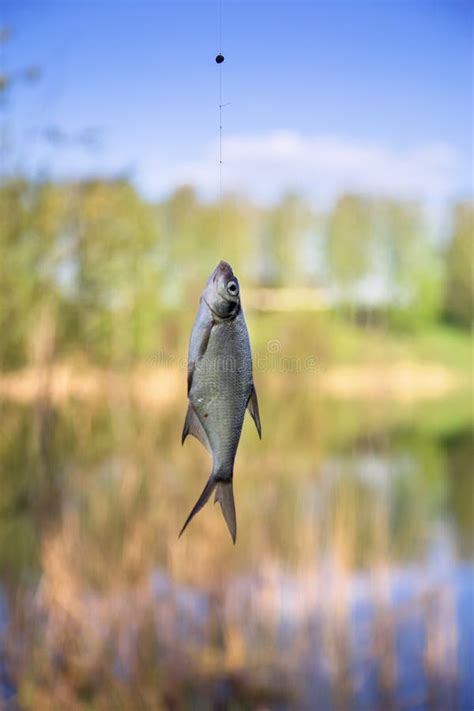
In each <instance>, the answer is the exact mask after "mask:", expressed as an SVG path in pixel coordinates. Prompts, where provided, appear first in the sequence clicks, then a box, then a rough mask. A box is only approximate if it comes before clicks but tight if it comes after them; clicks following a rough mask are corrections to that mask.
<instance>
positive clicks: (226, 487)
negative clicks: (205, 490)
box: [214, 479, 237, 543]
mask: <svg viewBox="0 0 474 711" xmlns="http://www.w3.org/2000/svg"><path fill="white" fill-rule="evenodd" d="M216 501H218V502H219V503H220V505H221V509H222V513H223V514H224V518H225V522H226V524H227V528H228V529H229V531H230V535H231V536H232V541H233V543H235V539H236V538H237V523H236V519H235V503H234V487H233V486H232V479H230V480H229V481H219V482H217V488H216V498H215V499H214V503H215V502H216Z"/></svg>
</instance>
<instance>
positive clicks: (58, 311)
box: [0, 178, 472, 368]
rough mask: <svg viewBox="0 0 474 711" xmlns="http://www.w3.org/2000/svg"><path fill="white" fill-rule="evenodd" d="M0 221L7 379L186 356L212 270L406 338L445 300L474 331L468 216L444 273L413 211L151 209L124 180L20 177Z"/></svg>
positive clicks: (404, 207) (289, 198)
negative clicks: (167, 354) (24, 368)
mask: <svg viewBox="0 0 474 711" xmlns="http://www.w3.org/2000/svg"><path fill="white" fill-rule="evenodd" d="M0 216H1V220H0V332H1V334H2V338H1V340H0V366H1V367H2V368H14V367H18V366H21V365H24V364H26V363H28V362H45V361H48V360H52V359H54V358H61V357H62V356H63V355H66V354H71V353H76V354H77V353H81V354H83V355H85V357H86V358H87V359H89V360H90V361H93V362H97V363H103V364H104V363H111V364H114V365H126V364H127V363H130V362H132V361H134V360H136V359H143V358H150V357H153V355H155V354H156V352H157V351H158V350H166V349H167V348H175V349H176V348H178V349H180V348H183V349H184V350H185V347H186V345H185V337H181V336H180V335H179V334H181V333H182V332H183V331H184V330H185V329H183V328H182V327H181V325H182V324H180V320H181V319H182V318H187V316H186V315H184V313H185V312H186V314H187V313H188V312H189V308H188V305H189V304H192V305H193V309H194V305H195V303H196V300H197V297H198V294H199V292H200V290H201V288H202V284H203V281H204V279H205V278H206V277H207V276H208V274H209V272H210V270H211V269H212V268H213V267H214V265H215V264H216V263H217V262H218V261H219V260H220V259H226V260H228V261H230V262H231V263H232V265H233V266H234V268H235V270H236V273H237V274H239V275H240V276H242V275H244V279H245V280H246V282H247V283H249V282H250V283H252V282H253V283H254V284H255V285H257V286H258V285H261V286H273V287H298V286H301V285H304V284H307V283H308V278H310V279H311V282H312V283H313V284H314V283H315V281H316V280H317V281H319V283H321V284H325V285H326V287H327V295H326V305H327V306H335V307H338V306H342V307H344V309H345V310H346V311H347V309H348V307H350V309H351V311H352V309H353V307H355V308H356V309H357V307H358V306H360V307H361V308H363V307H364V306H367V304H369V307H370V309H371V310H372V311H373V312H378V314H379V320H380V314H382V315H383V317H384V322H385V323H387V318H386V317H387V316H388V317H389V322H390V323H391V324H392V325H395V326H397V327H400V326H402V327H403V328H405V329H407V328H408V329H410V330H412V331H417V330H418V331H419V330H423V329H426V328H427V327H428V326H430V325H432V324H433V323H435V322H436V320H437V319H438V317H439V313H440V311H441V310H442V298H443V294H445V312H446V315H447V316H448V317H449V318H450V319H452V320H453V321H455V322H457V323H459V324H461V325H467V324H468V323H469V320H470V313H471V310H470V307H471V301H472V280H471V274H470V263H471V250H472V233H471V230H470V225H471V220H472V206H468V205H463V206H458V207H457V209H456V224H455V230H454V234H453V238H452V241H451V243H450V246H449V247H448V250H447V258H446V269H443V263H442V259H441V251H440V249H437V248H436V247H435V245H434V243H433V240H432V239H431V236H430V235H429V233H428V231H427V229H426V225H425V224H424V221H423V217H422V213H421V211H420V209H419V207H418V206H416V205H413V204H406V203H401V202H396V201H393V200H386V201H371V200H368V199H366V198H362V197H360V196H355V195H345V196H342V197H341V199H340V200H339V201H338V202H337V204H336V205H335V206H334V208H333V209H332V210H331V211H330V212H329V213H328V214H326V215H316V214H315V213H314V212H312V211H311V209H310V208H309V206H308V205H307V204H306V203H305V202H304V201H303V200H301V199H300V198H299V197H298V196H297V195H294V194H290V195H286V196H284V197H283V198H282V199H281V201H280V202H279V203H278V204H276V205H274V206H273V207H271V208H257V207H255V206H252V205H250V204H249V203H248V202H245V201H243V200H242V199H239V198H237V197H232V196H228V197H227V198H225V199H224V200H223V202H222V204H221V205H218V204H217V203H203V202H200V201H199V200H198V198H197V196H196V194H195V193H194V191H193V189H192V188H190V187H183V188H181V189H179V190H177V191H176V192H175V193H174V194H172V195H171V196H170V197H169V198H168V199H167V200H165V201H163V202H160V203H158V204H152V203H150V202H147V201H145V200H144V199H143V198H142V197H141V196H140V195H139V194H138V193H137V192H136V190H135V189H134V188H133V187H132V186H131V185H130V183H128V182H126V181H124V180H117V181H101V180H90V181H84V182H71V183H47V182H45V183H32V182H28V181H26V180H23V179H21V178H18V179H14V180H9V181H6V182H4V183H3V184H2V185H1V186H0ZM321 247H322V248H323V249H322V250H321ZM445 274H446V279H447V280H446V284H444V281H443V279H444V276H445ZM374 280H375V281H377V280H378V283H379V289H378V291H377V289H375V288H373V285H372V282H373V281H374ZM380 284H382V290H381V291H380ZM367 291H368V293H369V300H367ZM193 309H192V310H193ZM180 339H181V340H180Z"/></svg>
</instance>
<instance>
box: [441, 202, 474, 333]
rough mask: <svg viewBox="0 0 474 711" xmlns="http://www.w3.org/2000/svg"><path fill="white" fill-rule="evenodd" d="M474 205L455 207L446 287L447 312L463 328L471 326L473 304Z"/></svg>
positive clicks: (445, 310)
mask: <svg viewBox="0 0 474 711" xmlns="http://www.w3.org/2000/svg"><path fill="white" fill-rule="evenodd" d="M473 217H474V205H473V204H472V203H463V204H460V205H456V206H455V208H454V220H453V222H454V229H453V233H452V236H451V240H450V242H449V246H448V249H447V252H446V288H445V295H444V312H445V315H446V317H447V318H448V319H449V320H450V321H452V322H453V323H457V324H459V325H460V326H467V327H469V326H471V323H472V307H473V302H474V281H473V253H474V232H473Z"/></svg>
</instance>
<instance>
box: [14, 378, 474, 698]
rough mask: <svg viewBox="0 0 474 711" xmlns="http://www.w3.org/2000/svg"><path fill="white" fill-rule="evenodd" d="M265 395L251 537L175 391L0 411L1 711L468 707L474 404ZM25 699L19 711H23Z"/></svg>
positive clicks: (250, 477)
mask: <svg viewBox="0 0 474 711" xmlns="http://www.w3.org/2000/svg"><path fill="white" fill-rule="evenodd" d="M287 385H288V384H286V385H285V390H284V392H281V391H280V390H278V387H276V386H275V385H274V384H272V382H270V381H268V383H267V384H266V386H265V384H264V386H263V388H261V390H262V394H261V395H260V399H261V401H262V405H261V407H262V420H263V423H264V439H263V441H262V442H261V443H260V442H259V440H258V438H257V436H256V433H255V432H254V428H253V423H252V422H251V421H249V423H247V424H246V426H245V430H244V435H243V440H242V444H241V449H240V451H239V455H238V459H237V465H236V481H235V495H236V505H237V515H238V540H237V546H236V547H235V548H234V547H233V546H232V543H231V541H230V538H229V536H228V533H227V530H226V528H225V524H224V522H223V520H222V517H221V514H220V511H219V510H218V507H213V506H212V505H209V506H207V507H206V508H205V509H204V510H203V512H202V513H200V514H199V516H198V517H197V518H196V520H195V521H194V522H193V524H192V525H191V526H190V528H189V530H188V531H187V532H186V534H185V536H183V538H182V539H180V540H179V541H178V540H177V533H178V531H179V530H180V528H181V525H182V523H183V520H184V518H185V517H186V515H187V513H188V511H189V509H190V507H191V505H192V504H193V502H194V500H195V498H196V496H197V494H198V493H199V491H200V490H201V488H202V485H203V482H204V481H205V479H206V478H207V476H208V473H209V460H208V456H207V454H206V452H204V451H203V450H202V449H200V448H199V444H198V443H197V442H194V441H193V442H186V445H185V447H184V448H181V446H180V430H181V426H182V419H183V417H184V411H185V402H184V399H183V398H182V397H181V392H179V393H176V395H173V396H170V394H169V393H168V394H167V395H166V397H163V398H162V399H160V398H156V399H154V400H152V401H151V404H150V400H147V401H146V404H144V402H141V401H140V400H137V398H136V397H134V396H132V395H131V394H127V392H126V391H125V392H123V391H120V392H118V391H116V390H114V388H111V389H110V393H108V395H107V397H106V398H105V399H103V400H101V401H95V402H94V401H90V400H80V399H75V400H74V399H72V400H68V401H65V402H63V403H62V404H61V405H59V404H52V403H51V402H50V401H48V400H47V399H45V400H43V401H41V402H39V403H36V404H23V405H19V404H12V403H11V402H6V401H5V402H3V403H1V404H0V408H1V409H0V412H1V420H2V428H1V429H2V432H1V439H0V475H1V478H2V488H1V492H0V511H1V519H0V653H1V656H0V698H1V699H3V703H4V704H6V705H7V708H8V707H9V706H10V707H11V708H14V707H15V708H16V707H18V708H53V709H54V708H63V707H64V706H65V705H72V706H73V707H74V708H93V709H95V708H97V709H102V708H124V709H136V708H153V709H154V708H193V709H208V708H212V709H220V708H232V709H254V708H259V709H269V708H271V709H282V710H286V709H316V710H317V711H333V710H336V709H346V708H350V709H356V710H360V711H369V710H370V711H378V710H380V711H382V709H383V710H384V711H385V710H390V709H393V710H398V709H403V710H409V711H421V710H425V709H426V710H427V711H428V710H431V709H439V710H440V711H441V710H442V711H449V710H450V709H452V710H453V711H471V709H472V708H473V707H474V685H473V675H472V669H473V668H474V612H473V608H474V589H473V581H474V564H473V560H474V558H473V556H474V535H473V534H474V521H473V510H472V495H473V482H472V475H471V464H472V453H473V452H472V449H473V444H472V438H471V434H470V422H469V410H470V408H469V404H470V403H469V402H467V400H466V398H464V397H458V398H454V399H452V400H445V401H430V402H429V404H427V403H425V402H421V403H411V404H407V403H404V404H403V403H397V402H387V401H380V402H379V401H373V402H370V403H367V402H363V401H359V402H342V401H337V400H331V399H328V398H327V399H325V398H322V397H320V396H318V394H317V393H316V392H314V391H313V390H311V389H310V388H307V387H306V386H305V385H304V384H302V385H301V387H300V386H299V385H298V384H296V385H295V383H294V382H292V383H291V387H290V386H289V385H288V386H287ZM13 704H15V706H13Z"/></svg>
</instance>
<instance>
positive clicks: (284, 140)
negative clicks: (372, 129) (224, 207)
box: [140, 131, 460, 202]
mask: <svg viewBox="0 0 474 711" xmlns="http://www.w3.org/2000/svg"><path fill="white" fill-rule="evenodd" d="M217 153H218V150H217V145H216V144H214V143H213V144H212V145H209V146H208V147H207V149H206V150H205V151H204V152H203V155H202V156H201V157H200V158H198V159H197V160H192V161H189V162H184V163H181V164H177V165H175V166H166V165H162V164H160V163H159V162H155V160H151V161H150V163H149V164H148V165H147V166H146V167H145V169H144V170H143V171H142V176H141V177H142V181H140V182H142V185H143V186H144V187H145V188H146V190H147V191H149V192H155V193H156V192H163V191H167V190H170V189H173V188H174V187H175V186H177V185H180V184H183V183H190V184H192V185H195V186H196V188H197V189H198V190H200V191H201V192H202V193H203V194H204V195H205V196H208V197H211V196H213V195H215V194H216V192H217V187H218V182H219V181H218V161H217ZM223 170H224V189H225V190H227V191H229V190H237V191H240V192H243V193H245V194H248V195H250V196H251V197H254V198H255V199H257V200H265V201H267V200H272V199H274V198H276V197H277V196H278V195H279V194H280V193H281V192H283V191H285V190H289V189H290V190H292V189H295V190H299V191H301V192H303V193H304V194H306V195H307V196H308V197H309V198H310V199H314V200H316V201H322V202H325V201H327V200H332V199H333V198H334V197H335V196H336V195H339V194H340V193H341V192H343V191H347V190H353V191H359V192H364V193H368V194H373V195H391V196H396V197H403V198H413V199H421V200H424V201H427V202H433V201H443V200H445V199H447V198H450V197H452V195H453V194H455V193H456V191H457V190H458V189H459V183H460V178H459V172H460V167H459V157H458V155H457V153H456V151H455V150H454V149H453V148H452V147H451V146H449V145H447V144H445V143H426V144H423V145H417V146H412V147H411V148H407V149H404V150H397V149H395V148H393V147H390V146H388V145H385V144H382V143H373V142H363V141H356V140H352V139H346V138H340V137H337V136H318V135H316V136H304V135H302V134H300V133H297V132H293V131H273V132H269V133H264V134H261V135H257V134H250V135H231V136H229V137H227V138H226V139H225V140H224V168H223Z"/></svg>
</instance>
